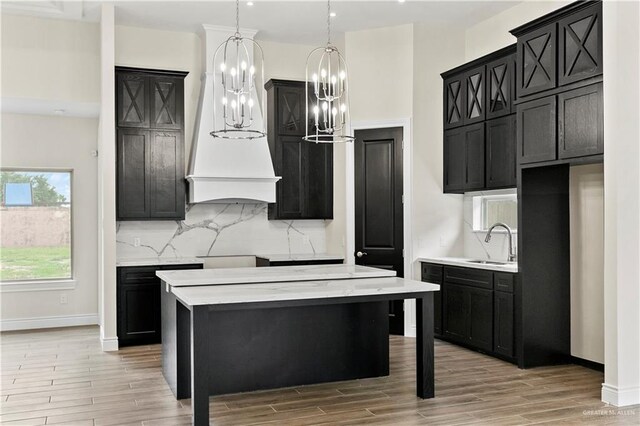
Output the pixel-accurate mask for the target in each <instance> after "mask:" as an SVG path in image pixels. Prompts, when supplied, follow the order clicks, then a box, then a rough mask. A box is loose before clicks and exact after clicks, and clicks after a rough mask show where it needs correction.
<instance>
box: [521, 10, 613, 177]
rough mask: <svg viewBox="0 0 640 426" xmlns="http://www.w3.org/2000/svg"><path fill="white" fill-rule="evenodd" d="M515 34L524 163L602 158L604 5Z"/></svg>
mask: <svg viewBox="0 0 640 426" xmlns="http://www.w3.org/2000/svg"><path fill="white" fill-rule="evenodd" d="M511 33H512V34H513V35H515V36H516V37H517V38H518V42H517V46H518V51H517V59H516V84H517V95H518V98H517V100H516V104H517V106H516V110H517V135H518V162H519V164H532V163H536V164H535V165H544V164H545V163H548V162H550V161H558V160H564V161H566V160H570V163H576V162H585V161H588V162H593V161H599V160H601V158H602V157H601V155H602V154H603V153H604V138H603V99H602V3H601V2H600V1H580V2H576V3H572V4H570V5H568V6H565V7H563V8H561V9H559V10H557V11H555V12H552V13H550V14H548V15H545V16H543V17H541V18H539V19H536V20H534V21H532V22H530V23H527V24H525V25H522V26H521V27H519V28H516V29H515V30H513V31H511ZM587 157H590V158H587Z"/></svg>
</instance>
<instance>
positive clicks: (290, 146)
mask: <svg viewBox="0 0 640 426" xmlns="http://www.w3.org/2000/svg"><path fill="white" fill-rule="evenodd" d="M265 87H266V89H267V117H266V119H267V139H268V142H269V151H270V152H271V159H272V161H273V167H274V171H275V173H276V176H281V177H282V179H281V180H280V181H278V183H276V202H275V204H269V210H268V216H269V219H270V220H275V219H333V145H332V144H321V143H313V142H306V141H304V140H303V139H302V137H303V136H304V135H305V132H306V126H305V123H306V119H307V118H306V114H305V104H306V103H305V96H307V93H306V90H305V85H304V82H301V81H289V80H269V81H268V82H267V84H266V85H265Z"/></svg>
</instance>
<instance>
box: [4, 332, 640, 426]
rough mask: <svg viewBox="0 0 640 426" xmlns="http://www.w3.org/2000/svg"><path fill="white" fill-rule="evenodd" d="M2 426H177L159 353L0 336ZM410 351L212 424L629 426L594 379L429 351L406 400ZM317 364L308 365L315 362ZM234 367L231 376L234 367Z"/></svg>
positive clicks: (89, 341) (402, 349) (449, 349)
mask: <svg viewBox="0 0 640 426" xmlns="http://www.w3.org/2000/svg"><path fill="white" fill-rule="evenodd" d="M0 339H1V343H0V356H1V360H0V362H1V364H0V365H1V367H2V370H1V378H2V381H1V393H0V413H1V414H0V423H1V424H3V425H14V424H15V425H18V424H20V425H42V424H59V425H62V424H65V425H182V424H190V423H191V408H190V406H189V400H183V401H176V400H175V398H174V397H173V395H172V394H171V391H170V390H169V387H168V386H167V384H166V383H165V381H164V379H163V377H162V373H161V370H160V346H159V345H153V346H140V347H132V348H125V349H123V350H120V351H119V352H115V353H104V352H102V351H101V350H100V343H99V340H98V329H97V328H96V327H78V328H67V329H56V330H40V331H31V332H5V333H2V334H0ZM414 351H415V346H414V340H413V339H409V338H402V337H391V354H390V355H391V374H390V376H389V377H384V378H375V379H365V380H356V381H347V382H338V383H327V384H321V385H314V386H303V387H297V388H286V389H278V390H273V391H264V392H252V393H245V394H236V395H227V396H222V397H217V398H214V399H212V401H211V413H212V424H216V425H218V424H221V425H249V424H272V425H275V424H287V425H318V424H332V425H333V424H340V425H360V424H379V425H382V424H385V425H404V424H406V425H410V424H428V425H458V424H460V425H462V424H471V425H480V424H486V425H520V424H625V425H631V424H633V425H638V424H640V407H639V406H636V407H631V408H627V409H624V410H623V409H616V408H615V407H608V406H605V405H604V404H603V403H601V402H600V385H601V383H602V380H603V378H602V374H601V373H598V372H595V371H592V370H589V369H586V368H583V367H579V366H575V365H568V366H558V367H545V368H536V369H532V370H518V369H517V368H516V367H515V366H513V365H511V364H508V363H505V362H502V361H499V360H496V359H494V358H491V357H488V356H484V355H482V354H478V353H475V352H472V351H468V350H466V349H462V348H459V347H457V346H455V345H450V344H447V343H444V342H440V341H436V395H437V396H436V398H435V399H432V400H420V399H418V398H416V396H415V377H414V374H415V353H414ZM319 356H320V354H319ZM239 368H241V367H240V366H239Z"/></svg>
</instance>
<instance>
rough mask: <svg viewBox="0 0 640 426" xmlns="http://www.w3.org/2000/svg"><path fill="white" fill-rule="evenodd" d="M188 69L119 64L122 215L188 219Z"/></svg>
mask: <svg viewBox="0 0 640 426" xmlns="http://www.w3.org/2000/svg"><path fill="white" fill-rule="evenodd" d="M186 74H187V73H185V72H174V71H156V70H139V69H132V68H122V67H119V68H116V104H117V108H116V109H117V111H116V115H117V123H118V128H117V129H116V133H117V144H116V150H117V154H116V155H117V185H116V188H117V192H118V194H117V219H118V220H153V219H157V220H163V219H165V220H166V219H173V220H180V219H184V214H185V181H184V174H185V173H184V155H185V154H184V77H185V76H186Z"/></svg>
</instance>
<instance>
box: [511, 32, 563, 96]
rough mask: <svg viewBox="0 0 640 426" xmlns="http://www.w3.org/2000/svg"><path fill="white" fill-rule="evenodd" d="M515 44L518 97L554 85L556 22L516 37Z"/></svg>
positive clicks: (550, 87) (547, 88) (551, 87)
mask: <svg viewBox="0 0 640 426" xmlns="http://www.w3.org/2000/svg"><path fill="white" fill-rule="evenodd" d="M517 46H518V47H517V49H518V52H517V56H516V57H517V63H516V92H517V96H518V98H521V97H523V96H527V95H531V94H533V93H538V92H542V91H544V90H549V89H553V88H554V87H556V24H555V23H551V24H548V25H545V26H543V27H542V28H538V29H536V30H533V31H531V32H528V33H526V34H524V35H522V36H520V37H518V42H517Z"/></svg>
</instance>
